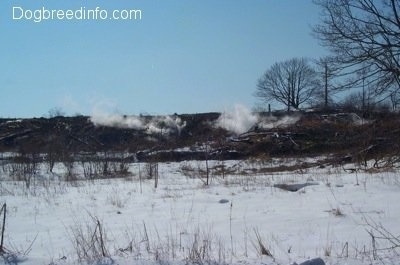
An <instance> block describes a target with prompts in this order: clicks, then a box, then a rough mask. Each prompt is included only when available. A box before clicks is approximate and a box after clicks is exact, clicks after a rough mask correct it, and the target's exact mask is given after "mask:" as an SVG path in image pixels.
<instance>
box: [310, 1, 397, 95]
mask: <svg viewBox="0 0 400 265" xmlns="http://www.w3.org/2000/svg"><path fill="white" fill-rule="evenodd" d="M314 2H315V3H316V4H317V5H319V6H320V7H321V9H322V21H321V22H320V24H319V25H317V26H315V27H314V29H313V32H314V33H315V36H316V37H317V38H318V39H319V40H320V41H321V44H322V45H323V46H325V47H327V48H329V49H330V51H331V52H332V53H333V56H334V57H333V58H334V61H335V62H336V63H338V64H339V65H340V66H341V68H342V69H341V70H342V76H347V77H349V78H347V79H346V80H347V83H348V84H349V85H351V86H353V87H354V86H356V85H361V82H363V81H365V80H368V84H364V85H368V86H371V87H374V90H375V93H377V94H389V95H390V94H392V93H393V89H395V90H398V89H399V86H400V38H399V36H400V17H399V12H400V1H398V0H314ZM364 73H368V74H367V76H365V75H364Z"/></svg>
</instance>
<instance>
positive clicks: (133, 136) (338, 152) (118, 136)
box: [0, 112, 400, 161]
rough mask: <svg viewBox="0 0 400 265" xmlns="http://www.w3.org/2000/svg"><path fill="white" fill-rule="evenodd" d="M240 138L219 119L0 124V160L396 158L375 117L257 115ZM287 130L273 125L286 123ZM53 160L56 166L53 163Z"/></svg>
mask: <svg viewBox="0 0 400 265" xmlns="http://www.w3.org/2000/svg"><path fill="white" fill-rule="evenodd" d="M257 115H258V116H257V117H258V121H257V122H256V123H255V124H254V125H253V126H252V127H251V128H249V130H247V131H246V132H245V133H241V134H238V133H234V132H232V131H229V130H228V129H226V128H223V127H224V126H221V124H219V123H220V119H221V114H220V113H201V114H182V115H178V114H174V115H172V116H120V117H118V119H117V120H110V119H108V120H106V122H103V123H99V122H98V121H97V120H94V119H93V117H88V116H76V117H62V116H58V117H53V118H30V119H0V152H19V153H41V154H49V153H52V154H58V157H62V154H63V153H72V154H82V153H85V154H90V153H92V154H93V153H97V152H125V153H128V154H131V156H130V159H134V160H139V161H148V160H154V161H180V160H191V159H200V160H201V159H239V158H250V157H270V156H320V155H326V154H329V155H334V156H336V157H337V158H338V159H339V160H344V159H349V160H353V161H354V160H356V159H357V160H363V159H367V158H368V159H371V158H376V159H380V158H383V157H387V156H398V153H399V150H400V148H399V147H400V138H399V137H398V135H399V132H400V116H399V114H396V113H384V114H382V113H380V114H379V113H378V114H375V115H374V116H372V117H371V118H370V119H369V120H364V119H361V118H360V117H359V116H358V115H357V114H354V113H329V114H326V113H321V112H307V113H299V112H295V113H290V114H287V113H273V114H268V113H259V114H257ZM288 117H289V118H293V117H295V118H296V119H292V121H291V122H289V123H288V122H281V121H284V120H285V119H287V118H288ZM60 159H61V158H60Z"/></svg>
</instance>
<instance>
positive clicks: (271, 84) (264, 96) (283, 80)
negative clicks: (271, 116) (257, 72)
mask: <svg viewBox="0 0 400 265" xmlns="http://www.w3.org/2000/svg"><path fill="white" fill-rule="evenodd" d="M317 87H318V79H317V75H316V72H315V70H314V69H313V68H312V67H311V66H310V65H309V63H308V61H307V59H305V58H293V59H290V60H287V61H284V62H279V63H275V64H274V65H272V67H271V68H270V69H268V70H267V71H266V72H265V73H264V75H263V76H262V77H261V78H260V79H259V80H258V84H257V90H256V93H255V96H256V97H259V98H260V99H261V100H263V101H265V102H266V103H270V102H271V101H276V102H278V103H281V104H283V105H285V106H286V108H287V110H288V111H290V109H291V108H295V109H298V108H299V107H300V106H301V105H302V104H304V103H306V102H308V101H309V100H310V99H311V97H312V96H313V95H314V92H315V90H316V88H317Z"/></svg>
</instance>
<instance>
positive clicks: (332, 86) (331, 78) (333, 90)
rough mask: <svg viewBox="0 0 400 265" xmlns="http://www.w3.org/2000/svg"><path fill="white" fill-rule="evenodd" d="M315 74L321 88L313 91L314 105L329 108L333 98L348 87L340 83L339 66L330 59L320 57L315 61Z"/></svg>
mask: <svg viewBox="0 0 400 265" xmlns="http://www.w3.org/2000/svg"><path fill="white" fill-rule="evenodd" d="M315 65H316V72H317V75H318V78H319V79H320V84H321V86H320V87H319V88H318V89H317V91H315V100H316V105H318V106H319V107H324V108H325V109H326V108H329V107H331V105H332V104H333V97H334V96H335V95H336V94H337V93H340V92H342V91H344V90H346V89H347V88H348V87H347V86H346V84H345V83H343V82H341V81H340V80H341V78H340V77H341V73H340V70H341V68H340V66H339V65H337V63H336V62H335V61H334V58H331V57H322V58H319V59H318V60H316V61H315Z"/></svg>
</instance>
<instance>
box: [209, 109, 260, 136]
mask: <svg viewBox="0 0 400 265" xmlns="http://www.w3.org/2000/svg"><path fill="white" fill-rule="evenodd" d="M258 121H259V117H258V115H257V114H254V113H252V112H251V111H250V110H249V109H248V108H246V107H245V106H243V105H239V104H238V105H235V106H234V107H233V109H230V110H228V111H225V112H223V113H222V114H221V116H219V118H218V120H217V122H216V126H217V127H221V128H224V129H226V130H228V131H231V132H234V133H236V134H241V133H245V132H247V131H249V130H250V129H251V127H253V126H254V125H255V124H256V123H257V122H258Z"/></svg>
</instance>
